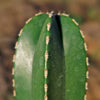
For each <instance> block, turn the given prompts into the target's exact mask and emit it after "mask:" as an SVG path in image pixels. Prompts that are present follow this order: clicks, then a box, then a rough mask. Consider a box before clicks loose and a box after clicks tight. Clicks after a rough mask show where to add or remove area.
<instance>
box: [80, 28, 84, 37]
mask: <svg viewBox="0 0 100 100" xmlns="http://www.w3.org/2000/svg"><path fill="white" fill-rule="evenodd" d="M80 33H81V35H82V37H83V38H84V37H85V36H84V33H83V31H82V30H80Z"/></svg>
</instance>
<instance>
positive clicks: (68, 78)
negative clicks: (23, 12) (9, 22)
mask: <svg viewBox="0 0 100 100" xmlns="http://www.w3.org/2000/svg"><path fill="white" fill-rule="evenodd" d="M21 33H22V34H21ZM86 50H87V47H86V44H85V43H84V38H83V33H82V31H81V30H80V29H79V27H78V24H77V23H76V21H75V20H73V19H71V18H69V17H68V15H66V14H64V13H63V14H58V15H54V14H52V13H50V14H42V13H39V14H36V16H34V17H33V18H31V19H29V20H28V21H27V22H26V25H25V26H24V28H23V29H22V30H21V32H20V35H19V39H18V42H17V43H16V53H15V56H14V60H13V61H14V68H13V69H12V74H14V80H12V81H13V87H14V89H15V90H14V96H15V99H16V100H28V99H29V100H84V98H86V95H85V94H86V90H87V89H88V83H87V78H88V72H87V66H88V61H87V58H86V57H87V55H86ZM86 77H87V78H86Z"/></svg>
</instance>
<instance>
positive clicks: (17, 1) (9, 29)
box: [0, 0, 100, 100]
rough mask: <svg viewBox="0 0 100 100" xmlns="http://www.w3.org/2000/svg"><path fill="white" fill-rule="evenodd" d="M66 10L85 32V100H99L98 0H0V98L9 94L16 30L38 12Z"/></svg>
mask: <svg viewBox="0 0 100 100" xmlns="http://www.w3.org/2000/svg"><path fill="white" fill-rule="evenodd" d="M52 10H54V12H55V13H57V12H59V11H60V12H66V13H69V14H70V17H72V18H74V19H76V21H77V22H78V23H79V24H80V29H81V30H83V31H84V34H85V41H86V43H87V45H88V52H87V54H88V57H89V62H90V66H89V67H88V70H89V73H90V75H89V76H90V79H89V80H88V83H89V90H88V91H87V100H100V0H50V1H49V0H0V100H14V98H13V96H12V93H13V92H12V91H13V88H12V74H11V72H12V70H11V69H12V67H13V63H12V59H13V54H14V51H15V49H14V46H15V42H16V41H17V39H18V33H19V30H20V29H21V28H22V27H23V26H24V24H25V21H26V20H27V19H28V18H30V17H33V16H34V15H35V14H36V13H38V12H39V11H43V12H47V11H52Z"/></svg>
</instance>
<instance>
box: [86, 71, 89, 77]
mask: <svg viewBox="0 0 100 100" xmlns="http://www.w3.org/2000/svg"><path fill="white" fill-rule="evenodd" d="M86 77H87V79H89V72H88V71H87V72H86Z"/></svg>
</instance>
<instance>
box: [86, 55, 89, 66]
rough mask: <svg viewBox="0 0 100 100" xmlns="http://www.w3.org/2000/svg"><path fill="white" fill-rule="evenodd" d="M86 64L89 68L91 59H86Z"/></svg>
mask: <svg viewBox="0 0 100 100" xmlns="http://www.w3.org/2000/svg"><path fill="white" fill-rule="evenodd" d="M86 64H87V66H89V58H88V57H86Z"/></svg>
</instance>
